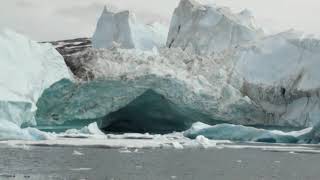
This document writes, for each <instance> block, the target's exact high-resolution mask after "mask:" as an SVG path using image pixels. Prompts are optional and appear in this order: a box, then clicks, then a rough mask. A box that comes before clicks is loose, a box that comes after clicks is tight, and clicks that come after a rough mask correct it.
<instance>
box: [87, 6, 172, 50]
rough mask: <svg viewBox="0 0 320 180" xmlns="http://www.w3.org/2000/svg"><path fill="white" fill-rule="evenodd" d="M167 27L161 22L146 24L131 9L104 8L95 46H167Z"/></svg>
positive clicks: (128, 47)
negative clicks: (114, 9)
mask: <svg viewBox="0 0 320 180" xmlns="http://www.w3.org/2000/svg"><path fill="white" fill-rule="evenodd" d="M167 32H168V30H167V28H166V27H165V26H164V25H162V24H160V23H153V24H149V25H145V24H143V23H141V22H139V21H138V20H137V19H136V17H135V15H134V14H133V13H131V12H129V11H121V12H113V11H111V10H110V9H107V8H106V7H105V8H104V10H103V12H102V15H101V17H100V18H99V20H98V23H97V28H96V31H95V33H94V35H93V37H92V43H93V47H94V48H112V47H114V46H119V47H121V48H124V49H133V48H135V49H140V50H152V49H153V48H159V47H162V46H165V41H166V36H167Z"/></svg>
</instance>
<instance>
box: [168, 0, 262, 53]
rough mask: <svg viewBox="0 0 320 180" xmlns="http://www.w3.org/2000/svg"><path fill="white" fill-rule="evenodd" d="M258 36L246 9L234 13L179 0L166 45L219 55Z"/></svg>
mask: <svg viewBox="0 0 320 180" xmlns="http://www.w3.org/2000/svg"><path fill="white" fill-rule="evenodd" d="M262 35H263V32H262V30H260V29H257V28H256V26H255V24H254V20H253V16H252V15H251V13H250V12H249V11H248V10H244V11H243V12H241V13H239V14H235V13H232V12H231V11H230V10H229V9H228V8H222V7H218V6H216V5H209V4H201V3H200V2H198V1H196V0H181V1H180V4H179V5H178V7H177V8H176V9H175V11H174V13H173V17H172V20H171V25H170V29H169V35H168V39H167V47H169V48H181V49H183V50H186V49H188V50H191V51H192V52H194V53H197V54H202V55H203V54H204V55H206V54H212V53H215V54H219V53H221V52H222V51H225V50H229V49H232V48H236V47H237V46H239V45H242V44H245V43H248V42H250V41H254V40H257V39H258V38H259V37H262Z"/></svg>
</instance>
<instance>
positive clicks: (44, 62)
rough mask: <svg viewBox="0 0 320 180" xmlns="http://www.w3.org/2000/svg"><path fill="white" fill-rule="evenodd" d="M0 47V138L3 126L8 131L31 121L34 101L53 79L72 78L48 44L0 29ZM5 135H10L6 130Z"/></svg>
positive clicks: (56, 53) (60, 58)
mask: <svg viewBox="0 0 320 180" xmlns="http://www.w3.org/2000/svg"><path fill="white" fill-rule="evenodd" d="M0 49H1V51H0V59H1V61H0V64H1V66H0V67H1V71H0V112H1V113H0V124H1V126H2V127H3V128H1V129H0V131H1V132H0V138H2V137H4V136H5V135H3V130H4V129H7V131H10V130H14V129H19V128H20V126H21V125H22V124H35V119H34V115H35V111H36V109H37V107H36V103H37V101H38V99H39V97H40V96H41V95H42V93H43V91H44V90H45V89H46V88H49V87H50V86H51V85H52V84H53V83H55V82H56V81H59V80H61V79H64V78H66V79H72V75H71V73H70V72H69V69H68V67H67V66H66V64H65V62H64V60H63V58H62V56H61V55H60V54H59V53H58V52H57V51H56V50H55V49H54V48H53V47H52V46H51V45H50V44H40V43H37V42H35V41H31V40H29V39H28V38H26V37H24V36H22V35H19V34H17V33H15V32H12V31H10V30H1V31H0ZM9 124H11V125H9ZM25 132H26V131H24V133H25ZM13 133H14V132H13ZM22 134H23V133H22ZM7 137H11V136H10V135H9V134H7Z"/></svg>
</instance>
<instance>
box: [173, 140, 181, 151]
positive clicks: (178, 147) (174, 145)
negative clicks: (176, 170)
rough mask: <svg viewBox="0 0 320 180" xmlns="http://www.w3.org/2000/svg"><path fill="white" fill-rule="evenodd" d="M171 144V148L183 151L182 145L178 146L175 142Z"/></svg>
mask: <svg viewBox="0 0 320 180" xmlns="http://www.w3.org/2000/svg"><path fill="white" fill-rule="evenodd" d="M171 144H172V146H173V148H175V149H183V146H182V144H180V143H179V142H177V141H173V142H172V143H171Z"/></svg>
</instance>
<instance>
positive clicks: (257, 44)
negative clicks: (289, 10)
mask: <svg viewBox="0 0 320 180" xmlns="http://www.w3.org/2000/svg"><path fill="white" fill-rule="evenodd" d="M116 14H117V13H112V12H110V11H108V10H107V9H105V10H104V15H102V16H103V17H101V18H100V20H99V21H101V22H99V23H98V27H97V31H100V30H101V32H108V31H109V30H110V29H107V30H103V28H100V27H99V26H100V25H101V23H102V22H103V23H106V24H108V23H111V24H114V23H118V22H120V21H118V20H117V21H115V17H114V16H116ZM121 14H122V13H120V14H119V15H121ZM127 14H130V13H127ZM107 15H108V16H107ZM104 16H106V17H105V18H104ZM117 16H118V15H117ZM128 16H129V15H128ZM107 17H109V19H108V18H107ZM126 19H128V18H126ZM129 19H130V18H129ZM103 23H102V24H103ZM99 24H100V25H99ZM101 26H102V25H101ZM112 26H113V25H112ZM112 26H104V27H105V28H106V27H112ZM121 27H122V26H121ZM126 27H128V26H127V25H126ZM121 29H122V30H123V31H126V33H125V34H126V35H125V36H123V37H129V35H130V33H129V35H128V32H129V30H130V28H129V29H128V28H124V27H122V28H121ZM112 31H113V30H112ZM177 32H178V33H177ZM102 34H103V33H102ZM109 35H110V33H109ZM140 35H142V34H140ZM121 37H122V36H121ZM146 37H148V36H146ZM108 38H110V39H111V40H110V39H109V40H108V42H109V43H110V45H111V43H113V42H114V41H115V40H114V39H113V36H108ZM93 39H95V40H99V39H100V40H101V39H103V38H97V35H96V34H95V35H94V37H93ZM123 39H125V42H127V40H128V39H127V38H121V40H123ZM129 40H130V38H129ZM172 40H173V41H172ZM93 41H94V40H93ZM128 42H129V41H128ZM130 42H131V41H130ZM171 42H172V43H171ZM93 44H94V42H93ZM120 44H121V43H120ZM124 44H126V43H124ZM167 46H168V47H163V48H158V49H153V50H152V51H144V50H141V49H140V48H138V47H136V46H130V48H127V47H125V46H112V47H113V48H110V47H111V46H110V47H109V49H97V48H90V47H88V48H86V49H85V50H83V51H81V52H77V53H74V54H71V55H70V56H68V59H67V60H66V61H67V62H69V61H70V63H68V64H72V68H71V69H72V71H73V72H74V74H75V76H77V78H79V79H80V80H81V81H80V82H71V81H67V80H62V81H59V82H57V83H55V84H54V85H53V86H52V87H51V88H50V89H47V90H46V91H45V92H44V94H43V96H42V97H41V98H40V100H39V101H38V103H37V105H38V107H40V108H39V109H38V111H37V115H36V121H37V123H38V125H39V126H42V127H46V126H48V127H55V128H58V127H59V126H61V128H62V129H63V128H70V127H71V128H74V127H77V128H81V127H83V126H85V125H88V124H90V123H92V122H98V125H99V127H100V128H101V129H102V130H104V131H106V132H108V131H119V132H142V133H143V132H150V133H167V132H172V131H183V130H186V129H188V128H189V127H190V126H191V125H192V123H195V122H197V121H201V122H204V123H207V124H210V125H215V124H217V123H230V124H241V125H250V126H252V125H253V126H259V125H261V126H277V127H294V128H306V127H312V126H315V125H316V124H317V123H318V122H319V117H320V113H319V112H320V108H319V107H320V105H319V96H318V94H319V88H318V85H319V80H318V78H319V77H320V76H319V75H318V71H317V70H316V67H318V61H317V60H318V59H319V52H320V51H319V50H318V48H319V40H317V39H314V38H312V37H309V36H305V35H300V34H298V33H295V32H293V31H288V32H283V33H280V34H276V35H272V36H266V37H263V33H262V32H261V30H259V29H258V28H257V26H256V25H255V24H254V19H253V16H252V14H251V13H250V12H249V11H248V10H244V11H242V12H240V13H238V14H235V13H232V12H231V11H230V10H228V9H227V8H221V7H217V6H215V5H203V4H201V3H198V2H196V1H192V0H181V2H180V4H179V6H178V7H177V9H176V10H175V13H174V15H173V18H172V23H171V26H170V31H169V34H168V41H167Z"/></svg>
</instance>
